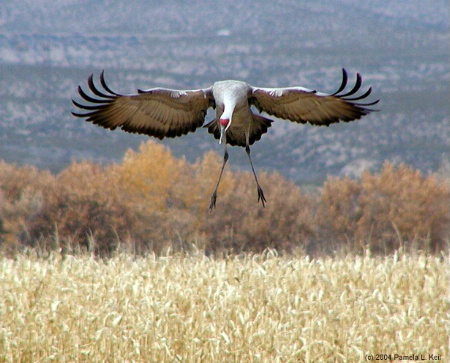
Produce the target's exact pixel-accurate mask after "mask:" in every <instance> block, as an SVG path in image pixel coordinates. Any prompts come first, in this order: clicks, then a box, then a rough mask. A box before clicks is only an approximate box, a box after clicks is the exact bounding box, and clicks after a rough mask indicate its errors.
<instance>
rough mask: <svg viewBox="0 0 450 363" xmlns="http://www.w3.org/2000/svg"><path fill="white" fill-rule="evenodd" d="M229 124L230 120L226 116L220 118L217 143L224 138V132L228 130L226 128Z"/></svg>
mask: <svg viewBox="0 0 450 363" xmlns="http://www.w3.org/2000/svg"><path fill="white" fill-rule="evenodd" d="M230 125H231V120H230V119H227V118H221V119H220V120H219V126H220V139H219V144H221V143H222V140H223V139H224V136H225V132H226V131H227V130H228V128H229V127H230Z"/></svg>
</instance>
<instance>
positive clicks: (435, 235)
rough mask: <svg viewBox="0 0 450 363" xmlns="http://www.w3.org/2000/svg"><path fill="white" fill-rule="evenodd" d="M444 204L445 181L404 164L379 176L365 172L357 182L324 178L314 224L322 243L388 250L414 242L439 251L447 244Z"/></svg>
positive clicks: (448, 220)
mask: <svg viewBox="0 0 450 363" xmlns="http://www.w3.org/2000/svg"><path fill="white" fill-rule="evenodd" d="M449 202H450V190H449V187H448V184H447V183H440V182H439V181H438V180H437V179H436V178H435V176H432V175H431V176H424V175H422V174H421V173H420V171H418V170H415V169H412V168H411V167H409V166H407V165H403V164H402V165H399V166H395V165H393V164H391V163H385V164H384V166H383V168H382V170H381V171H380V173H379V174H373V173H371V172H365V173H364V174H363V175H362V178H361V181H360V182H358V181H355V180H351V179H348V178H343V179H337V178H330V179H328V181H327V182H326V183H325V184H324V188H323V191H322V193H321V206H320V213H319V215H318V218H317V223H318V225H319V230H320V231H321V235H322V239H325V240H331V239H333V240H334V241H335V242H337V243H339V244H345V243H347V244H359V245H361V246H365V247H367V246H370V247H371V249H372V250H380V251H387V252H390V251H393V250H395V249H397V248H399V247H402V246H403V245H404V244H405V243H406V244H409V245H411V244H412V243H414V244H415V246H414V247H415V248H420V249H426V250H432V251H439V250H442V249H444V248H445V247H446V245H447V243H448V238H449V225H450V210H449V208H450V204H449ZM333 237H334V238H333Z"/></svg>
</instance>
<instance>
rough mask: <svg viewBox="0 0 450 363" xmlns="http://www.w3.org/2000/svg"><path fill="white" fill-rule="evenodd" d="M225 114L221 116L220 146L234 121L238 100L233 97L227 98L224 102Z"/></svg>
mask: <svg viewBox="0 0 450 363" xmlns="http://www.w3.org/2000/svg"><path fill="white" fill-rule="evenodd" d="M223 101H224V102H223V112H222V115H220V119H219V125H220V139H219V144H221V143H222V139H223V137H224V135H225V133H226V132H227V130H228V129H229V127H230V126H231V122H232V119H233V111H234V108H235V107H236V100H235V99H234V98H232V97H225V98H224V100H223Z"/></svg>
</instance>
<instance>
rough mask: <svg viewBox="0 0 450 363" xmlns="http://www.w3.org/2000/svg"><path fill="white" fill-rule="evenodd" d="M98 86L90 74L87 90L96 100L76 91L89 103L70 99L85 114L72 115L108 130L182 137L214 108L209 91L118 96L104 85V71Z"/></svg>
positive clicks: (157, 89) (161, 90)
mask: <svg viewBox="0 0 450 363" xmlns="http://www.w3.org/2000/svg"><path fill="white" fill-rule="evenodd" d="M100 83H101V85H102V87H103V89H99V88H98V87H97V86H96V85H95V84H94V82H93V77H92V75H91V76H90V77H89V79H88V86H89V89H90V90H91V92H92V93H93V94H94V95H95V96H97V97H98V98H95V97H91V96H89V95H88V94H87V93H85V92H84V91H83V89H82V88H81V87H79V88H78V92H79V94H80V96H81V97H82V98H83V99H84V100H85V101H87V102H89V103H90V104H89V105H84V104H80V103H78V102H76V101H74V100H72V102H73V104H74V105H75V106H77V107H78V108H80V109H82V110H87V111H88V112H85V113H78V112H72V114H73V115H74V116H77V117H83V118H86V121H90V122H92V123H94V124H96V125H99V126H102V127H104V128H107V129H110V130H114V129H116V128H117V127H119V128H121V129H122V130H124V131H127V132H133V133H139V134H146V135H150V136H154V137H157V138H159V139H163V138H164V137H176V136H181V135H185V134H187V133H188V132H190V131H195V129H196V128H198V127H200V126H201V125H203V123H204V121H205V115H206V111H207V109H208V108H209V107H215V105H214V98H213V96H212V92H211V89H210V88H208V89H205V90H193V91H178V90H170V89H164V88H155V89H151V90H148V91H139V93H138V94H136V95H120V94H118V93H115V92H113V91H111V89H110V88H109V87H108V86H107V85H106V82H105V79H104V73H103V72H102V73H101V75H100Z"/></svg>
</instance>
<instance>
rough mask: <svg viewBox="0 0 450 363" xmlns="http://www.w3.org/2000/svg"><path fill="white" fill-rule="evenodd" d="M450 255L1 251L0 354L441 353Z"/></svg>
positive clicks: (209, 357) (310, 357)
mask: <svg viewBox="0 0 450 363" xmlns="http://www.w3.org/2000/svg"><path fill="white" fill-rule="evenodd" d="M447 264H448V261H447V259H445V258H442V257H436V256H427V255H424V254H420V253H418V254H416V255H402V254H399V253H396V254H395V255H393V256H390V257H384V258H382V257H370V256H365V257H356V256H347V257H341V258H334V259H331V258H325V259H318V260H310V259H309V258H307V257H302V256H298V257H297V258H295V257H278V256H276V255H275V253H274V252H273V251H266V252H265V253H264V254H263V255H242V256H237V257H233V258H223V259H222V258H214V259H213V258H207V257H205V256H204V255H203V254H198V255H190V256H186V255H175V256H168V257H154V256H148V257H146V258H142V257H139V258H136V257H133V256H132V255H131V254H121V255H118V256H116V257H114V258H111V259H108V260H98V259H95V258H93V257H90V256H78V257H73V256H66V258H65V259H62V258H61V257H60V256H59V255H56V254H52V255H50V257H49V258H48V259H43V258H37V257H35V256H33V255H28V256H26V255H18V256H16V258H15V259H14V260H13V259H6V258H1V259H0V361H2V362H15V363H17V362H50V361H55V362H178V361H181V362H303V361H304V362H320V361H329V362H335V361H342V362H345V361H347V362H357V361H365V360H366V358H365V354H369V353H370V354H377V353H385V354H392V356H393V355H394V354H396V353H397V354H401V355H410V354H424V355H426V358H428V354H432V353H434V354H440V355H441V358H442V360H445V359H446V358H448V331H447V328H448V325H449V315H448V307H449V306H448V276H447V270H448V265H447Z"/></svg>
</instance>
